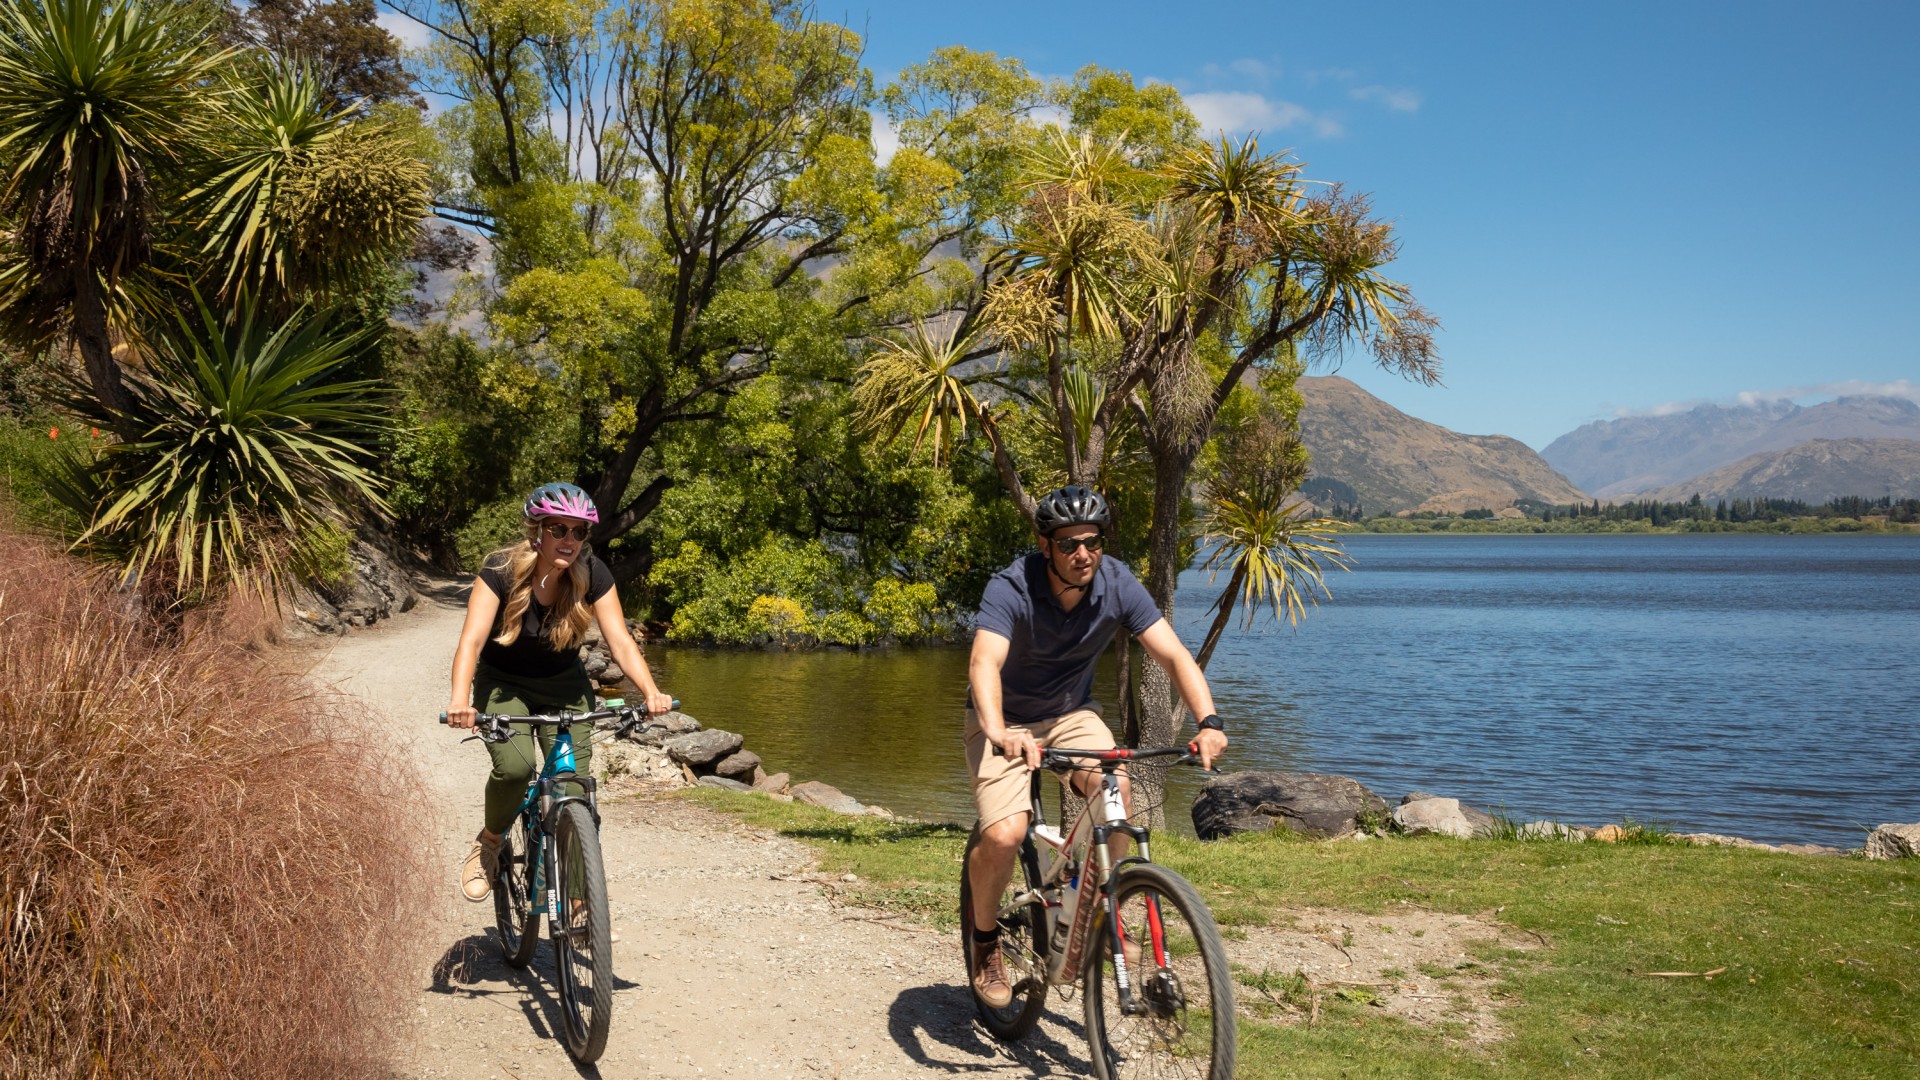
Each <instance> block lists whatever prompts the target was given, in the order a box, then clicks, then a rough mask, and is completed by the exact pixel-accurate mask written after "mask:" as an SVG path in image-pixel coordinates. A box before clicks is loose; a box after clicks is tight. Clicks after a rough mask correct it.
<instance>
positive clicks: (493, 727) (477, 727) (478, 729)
mask: <svg viewBox="0 0 1920 1080" xmlns="http://www.w3.org/2000/svg"><path fill="white" fill-rule="evenodd" d="M673 707H674V708H676V709H678V708H679V707H680V699H679V698H674V699H673ZM651 715H653V714H652V713H650V712H648V711H647V707H646V706H645V705H621V706H620V707H618V708H613V709H594V710H592V711H590V712H583V713H572V712H565V711H562V712H558V713H535V714H533V715H531V716H512V715H509V714H507V713H479V714H477V715H476V716H474V718H473V737H474V738H477V739H479V740H480V741H482V742H490V743H497V742H506V741H507V740H508V739H510V738H512V737H513V730H512V725H514V724H527V725H530V726H532V727H572V726H573V725H575V724H584V723H591V722H593V721H595V720H611V719H613V718H614V717H619V718H620V723H618V724H616V725H614V729H613V732H614V735H615V737H619V736H621V735H625V734H626V733H627V732H629V731H632V730H633V729H634V728H636V727H639V726H640V724H641V723H642V722H643V721H645V720H646V719H647V717H649V716H651ZM440 722H441V723H442V724H444V723H446V722H447V714H446V713H441V714H440Z"/></svg>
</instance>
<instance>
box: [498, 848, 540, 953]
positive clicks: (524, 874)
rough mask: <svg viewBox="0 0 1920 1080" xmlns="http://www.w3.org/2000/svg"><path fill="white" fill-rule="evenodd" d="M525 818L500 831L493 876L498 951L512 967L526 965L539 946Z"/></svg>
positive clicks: (532, 863) (532, 862) (537, 913)
mask: <svg viewBox="0 0 1920 1080" xmlns="http://www.w3.org/2000/svg"><path fill="white" fill-rule="evenodd" d="M529 840H530V837H529V836H528V835H527V827H526V823H525V822H515V823H514V824H513V825H511V826H509V827H508V829H507V830H506V831H505V832H503V833H501V834H500V864H499V869H498V870H496V871H495V873H494V876H493V926H494V930H495V931H496V932H497V933H498V934H499V935H500V954H501V955H502V956H503V957H505V958H506V961H507V963H508V964H511V965H512V966H514V967H526V966H527V965H528V964H529V963H531V962H532V961H533V953H534V950H535V949H538V948H539V947H540V912H539V911H537V910H535V909H534V907H533V868H534V860H533V858H532V856H531V853H532V849H533V845H532V844H531V843H530V842H529Z"/></svg>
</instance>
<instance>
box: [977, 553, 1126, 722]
mask: <svg viewBox="0 0 1920 1080" xmlns="http://www.w3.org/2000/svg"><path fill="white" fill-rule="evenodd" d="M1159 621H1160V609H1159V608H1158V607H1156V606H1155V605H1154V602H1153V597H1152V596H1151V595H1150V594H1149V593H1148V592H1147V588H1146V586H1144V585H1142V584H1140V579H1139V578H1136V577H1134V576H1133V571H1131V570H1129V569H1127V564H1126V563H1123V562H1121V561H1120V560H1119V559H1116V558H1113V557H1112V556H1106V557H1103V558H1102V559H1101V560H1100V565H1099V566H1098V567H1097V568H1095V570H1094V573H1093V582H1092V583H1091V584H1089V585H1088V586H1087V593H1086V595H1085V596H1084V597H1082V598H1081V600H1080V602H1079V603H1078V604H1076V605H1074V608H1073V610H1072V611H1064V610H1062V609H1061V607H1060V601H1058V600H1056V599H1054V596H1053V590H1052V589H1051V588H1050V587H1049V586H1048V583H1047V560H1046V556H1044V555H1041V554H1038V553H1035V554H1032V555H1027V556H1024V557H1022V558H1020V559H1017V560H1015V561H1014V563H1013V565H1011V566H1009V567H1007V568H1006V569H1005V570H1002V571H1000V572H999V573H997V574H995V575H993V578H992V579H991V580H989V581H988V582H987V589H986V592H985V593H983V594H982V595H981V597H980V614H979V616H978V618H976V619H975V620H974V626H975V628H976V629H980V630H988V631H991V632H993V633H996V634H999V635H1000V636H1001V637H1003V638H1006V639H1007V640H1008V641H1009V642H1011V643H1012V645H1011V647H1010V648H1009V649H1008V650H1007V662H1006V665H1005V666H1004V667H1002V668H1001V669H1000V709H1001V713H1002V714H1003V715H1004V716H1005V717H1006V720H1007V723H1009V724H1034V723H1039V722H1041V721H1043V720H1051V719H1053V718H1055V717H1057V716H1064V715H1066V714H1067V713H1070V712H1072V711H1073V710H1075V709H1078V708H1082V707H1084V706H1085V705H1086V704H1087V702H1088V701H1090V700H1092V698H1093V665H1094V663H1095V662H1096V661H1098V660H1099V659H1100V653H1101V652H1102V651H1103V650H1105V649H1106V647H1107V646H1108V645H1109V644H1111V643H1112V641H1113V635H1114V631H1116V630H1118V629H1119V628H1120V627H1122V626H1124V627H1126V628H1127V632H1128V633H1130V634H1140V633H1144V632H1145V631H1146V629H1147V628H1148V627H1150V626H1152V625H1153V624H1154V623H1156V622H1159ZM968 700H969V701H971V700H972V694H971V692H969V694H968Z"/></svg>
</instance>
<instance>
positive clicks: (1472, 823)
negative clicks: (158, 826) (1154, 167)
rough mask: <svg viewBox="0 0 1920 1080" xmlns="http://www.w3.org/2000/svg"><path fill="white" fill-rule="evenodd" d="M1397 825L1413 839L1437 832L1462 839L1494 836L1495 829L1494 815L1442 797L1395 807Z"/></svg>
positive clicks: (1394, 814) (1394, 821) (1394, 813)
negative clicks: (1413, 837)
mask: <svg viewBox="0 0 1920 1080" xmlns="http://www.w3.org/2000/svg"><path fill="white" fill-rule="evenodd" d="M1393 823H1394V824H1395V825H1398V826H1399V827H1400V831H1401V832H1404V833H1407V834H1408V835H1410V836H1419V835H1421V834H1423V833H1435V834H1438V835H1440V836H1452V837H1456V838H1458V839H1461V840H1471V839H1473V838H1474V837H1476V836H1491V835H1493V828H1494V821H1493V815H1491V814H1488V813H1485V812H1483V811H1480V810H1475V809H1474V808H1473V807H1471V806H1461V805H1460V800H1459V799H1441V798H1432V799H1420V800H1417V801H1415V802H1410V803H1401V804H1400V805H1399V806H1396V807H1394V808H1393Z"/></svg>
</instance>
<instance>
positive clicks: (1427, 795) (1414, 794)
mask: <svg viewBox="0 0 1920 1080" xmlns="http://www.w3.org/2000/svg"><path fill="white" fill-rule="evenodd" d="M1437 798H1439V796H1437V795H1435V794H1433V793H1432V792H1430V791H1409V792H1407V793H1406V794H1405V795H1402V796H1400V805H1401V806H1405V805H1407V804H1408V803H1410V802H1419V801H1420V800H1421V799H1437Z"/></svg>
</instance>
